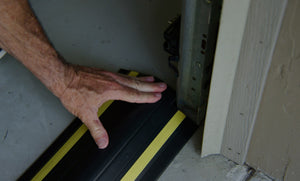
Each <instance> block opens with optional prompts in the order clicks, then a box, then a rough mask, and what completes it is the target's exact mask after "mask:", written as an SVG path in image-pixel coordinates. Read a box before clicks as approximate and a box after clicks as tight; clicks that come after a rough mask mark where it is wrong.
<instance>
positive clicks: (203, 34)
mask: <svg viewBox="0 0 300 181" xmlns="http://www.w3.org/2000/svg"><path fill="white" fill-rule="evenodd" d="M221 3H222V0H214V1H209V0H190V1H184V6H183V14H182V17H181V20H182V21H181V44H180V45H181V47H180V59H179V60H180V61H179V67H178V68H179V77H178V84H177V106H178V107H179V109H181V110H182V111H183V112H184V113H185V114H187V115H188V116H189V117H190V118H191V119H192V120H194V121H195V122H196V123H197V124H200V123H201V120H203V119H204V117H205V113H206V106H207V100H208V93H209V86H210V79H211V71H212V65H213V59H214V52H215V47H216V40H217V35H218V27H219V19H220V12H221Z"/></svg>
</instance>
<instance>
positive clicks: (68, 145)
mask: <svg viewBox="0 0 300 181" xmlns="http://www.w3.org/2000/svg"><path fill="white" fill-rule="evenodd" d="M138 74H139V73H138V72H134V71H131V72H130V73H129V74H128V75H129V76H132V77H136V76H137V75H138ZM112 103H113V100H110V101H107V102H105V103H104V104H102V106H101V107H100V108H99V110H98V117H100V116H101V115H102V114H103V113H104V111H105V110H106V109H107V108H108V107H109V106H110V105H111V104H112ZM87 130H88V129H87V127H86V126H85V125H84V124H82V125H81V126H80V127H79V128H78V129H77V131H76V132H75V133H74V134H73V135H72V136H71V137H70V138H69V139H68V141H67V142H66V143H65V144H64V145H63V146H62V147H61V148H60V149H59V150H58V151H57V152H56V153H55V154H54V155H53V156H52V158H51V159H50V160H49V161H48V162H47V163H46V164H45V165H44V166H43V167H42V168H41V170H40V171H39V172H38V173H37V174H36V175H35V176H34V177H33V178H32V179H31V180H32V181H40V180H43V179H44V178H45V177H46V176H47V174H48V173H49V172H50V171H51V170H52V169H53V168H54V167H55V166H56V165H57V163H58V162H59V161H60V160H61V159H62V158H63V157H64V156H65V155H66V154H67V153H68V152H69V151H70V149H71V148H72V147H73V146H74V145H75V144H76V143H77V141H78V140H79V139H80V138H81V137H82V136H83V135H84V133H86V131H87Z"/></svg>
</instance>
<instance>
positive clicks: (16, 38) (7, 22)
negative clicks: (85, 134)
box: [0, 0, 70, 96]
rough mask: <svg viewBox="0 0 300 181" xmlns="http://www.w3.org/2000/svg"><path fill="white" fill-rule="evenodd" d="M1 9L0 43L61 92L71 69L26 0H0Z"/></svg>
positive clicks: (50, 85)
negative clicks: (50, 40)
mask: <svg viewBox="0 0 300 181" xmlns="http://www.w3.org/2000/svg"><path fill="white" fill-rule="evenodd" d="M0 12H1V13H0V47H2V48H3V49H5V50H6V51H7V52H8V53H9V54H11V55H13V56H14V57H15V58H17V59H18V60H19V61H21V62H22V63H23V64H24V65H25V67H27V68H28V69H29V70H30V71H31V72H32V73H33V74H34V75H35V76H36V77H37V78H39V79H40V80H41V81H42V82H43V84H45V86H46V87H47V88H48V89H50V90H51V91H52V92H53V93H54V94H55V95H56V96H60V95H61V94H62V93H63V91H64V90H65V88H66V85H67V84H68V81H70V80H67V78H68V77H70V76H66V74H70V72H69V71H70V69H68V68H67V67H68V65H67V64H66V63H64V62H63V61H62V59H61V58H60V57H59V55H58V53H57V52H56V51H55V49H54V48H53V47H52V46H51V44H50V43H49V41H48V39H47V37H46V36H45V34H44V33H43V29H42V27H41V26H40V25H39V22H38V20H37V19H36V18H35V16H34V14H33V12H32V10H31V8H30V6H29V4H28V2H27V0H1V1H0Z"/></svg>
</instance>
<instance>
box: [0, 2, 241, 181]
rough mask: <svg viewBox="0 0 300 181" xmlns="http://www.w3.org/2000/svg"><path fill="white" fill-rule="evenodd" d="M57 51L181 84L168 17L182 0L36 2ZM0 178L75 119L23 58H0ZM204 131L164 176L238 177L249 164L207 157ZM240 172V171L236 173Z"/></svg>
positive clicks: (21, 166)
mask: <svg viewBox="0 0 300 181" xmlns="http://www.w3.org/2000/svg"><path fill="white" fill-rule="evenodd" d="M30 2H31V4H32V7H33V9H34V11H35V13H36V15H37V16H38V18H39V20H40V21H41V23H42V25H43V27H44V29H45V31H46V33H47V35H48V37H49V39H50V40H51V42H52V43H53V45H54V46H55V47H56V49H57V50H58V51H59V52H60V53H61V54H62V55H63V56H64V57H65V59H66V60H67V61H69V62H71V63H75V64H81V65H87V66H93V67H100V68H103V69H106V70H111V71H115V72H116V71H117V70H118V69H120V68H125V69H130V70H136V71H139V72H143V73H146V74H152V75H155V76H157V77H159V78H160V79H162V80H164V81H165V82H167V83H168V84H169V85H170V86H171V87H175V82H176V76H175V74H174V73H173V71H172V70H171V69H169V67H168V63H167V57H168V54H166V53H165V52H164V51H163V48H162V44H163V38H162V35H163V31H164V29H165V28H166V27H167V26H168V25H167V22H168V20H169V19H172V18H173V17H175V16H176V15H177V14H179V13H180V7H181V1H180V0H161V1H158V0H145V1H140V0H129V1H126V3H122V2H124V1H121V0H111V1H104V0H86V1H82V0H72V1H71V0H51V1H49V0H31V1H30ZM0 93H1V94H0V102H1V104H0V118H1V121H0V163H1V165H2V167H0V180H15V179H16V178H17V177H18V176H19V175H20V174H22V173H23V172H24V171H25V169H26V168H28V166H29V165H30V164H31V163H32V162H34V161H35V160H36V158H37V157H38V156H39V155H40V154H41V153H42V152H43V151H44V150H45V149H46V148H47V147H48V146H49V145H50V144H51V142H52V141H53V140H54V139H55V138H56V137H57V136H58V135H59V134H60V133H61V132H62V131H63V130H64V129H65V127H66V126H67V125H69V123H70V122H71V121H72V120H73V118H74V116H73V115H71V114H70V113H68V112H67V111H66V110H65V109H64V107H63V106H62V105H61V103H60V102H59V100H58V99H57V98H56V97H55V96H53V95H52V94H51V92H49V91H48V90H47V89H46V88H45V87H44V86H43V85H42V84H41V83H40V82H39V80H37V79H36V78H35V77H34V76H33V75H32V74H31V73H30V72H29V71H28V70H27V69H26V68H25V67H24V66H23V65H22V64H20V63H19V62H18V61H17V60H15V59H14V58H13V57H11V56H9V55H6V56H4V57H3V58H2V59H1V60H0ZM201 136H202V134H201V130H198V132H197V133H196V134H195V135H194V136H193V138H192V139H191V140H190V141H189V142H188V143H187V145H186V146H185V147H184V148H183V150H182V151H181V152H180V153H179V154H178V155H177V157H176V158H175V160H174V161H173V162H172V164H171V165H170V166H169V168H168V169H167V170H166V171H165V173H164V174H163V175H162V176H161V178H160V179H159V180H161V181H168V180H170V181H171V180H172V181H176V180H238V179H234V178H233V176H234V175H235V174H236V172H237V170H238V173H239V174H238V175H242V176H245V175H244V174H246V173H245V172H244V171H245V170H243V168H244V167H241V168H240V167H238V166H237V165H236V164H235V163H233V162H231V161H229V160H227V159H226V158H224V157H222V156H220V155H213V156H210V157H207V158H204V159H201V158H200V150H201V144H200V143H201ZM235 178H237V177H235Z"/></svg>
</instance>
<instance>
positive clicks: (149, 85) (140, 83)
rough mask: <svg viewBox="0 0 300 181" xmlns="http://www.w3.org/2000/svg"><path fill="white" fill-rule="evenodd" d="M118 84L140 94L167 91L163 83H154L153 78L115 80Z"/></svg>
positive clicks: (120, 78) (121, 78)
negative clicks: (140, 92)
mask: <svg viewBox="0 0 300 181" xmlns="http://www.w3.org/2000/svg"><path fill="white" fill-rule="evenodd" d="M115 80H116V81H117V82H118V83H120V84H122V85H125V86H127V87H130V88H133V89H136V90H139V91H142V92H163V91H164V90H166V89H167V84H165V83H163V82H159V83H154V82H153V81H154V77H151V76H150V77H140V78H133V77H124V76H120V77H118V78H116V79H115Z"/></svg>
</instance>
